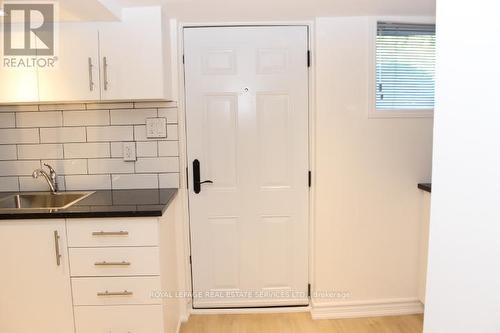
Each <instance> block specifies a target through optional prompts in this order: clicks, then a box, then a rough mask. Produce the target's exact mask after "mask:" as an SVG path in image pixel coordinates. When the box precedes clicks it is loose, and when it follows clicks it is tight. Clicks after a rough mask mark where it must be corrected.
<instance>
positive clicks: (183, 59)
mask: <svg viewBox="0 0 500 333" xmlns="http://www.w3.org/2000/svg"><path fill="white" fill-rule="evenodd" d="M182 63H183V64H185V63H186V59H185V58H184V54H183V55H182Z"/></svg>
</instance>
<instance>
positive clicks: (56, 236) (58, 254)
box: [54, 230, 62, 266]
mask: <svg viewBox="0 0 500 333" xmlns="http://www.w3.org/2000/svg"><path fill="white" fill-rule="evenodd" d="M60 238H61V237H59V232H58V231H57V230H54V244H55V247H56V263H57V266H61V257H62V256H61V251H60V250H59V239H60Z"/></svg>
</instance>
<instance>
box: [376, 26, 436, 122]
mask: <svg viewBox="0 0 500 333" xmlns="http://www.w3.org/2000/svg"><path fill="white" fill-rule="evenodd" d="M376 53H377V55H376V111H392V112H394V111H400V112H401V113H403V114H404V113H405V112H406V113H413V114H415V113H419V112H423V111H432V110H433V109H434V74H435V53H436V26H435V25H434V24H407V23H389V22H378V23H377V40H376Z"/></svg>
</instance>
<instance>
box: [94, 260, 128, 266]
mask: <svg viewBox="0 0 500 333" xmlns="http://www.w3.org/2000/svg"><path fill="white" fill-rule="evenodd" d="M94 265H95V266H130V265H131V264H130V262H128V261H109V262H108V261H98V262H96V263H94Z"/></svg>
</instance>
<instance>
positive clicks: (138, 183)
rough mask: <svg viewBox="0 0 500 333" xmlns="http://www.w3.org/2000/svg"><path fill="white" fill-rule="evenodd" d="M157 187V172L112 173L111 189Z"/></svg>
mask: <svg viewBox="0 0 500 333" xmlns="http://www.w3.org/2000/svg"><path fill="white" fill-rule="evenodd" d="M149 188H158V175H157V174H149V175H148V174H143V175H138V174H135V175H113V189H116V190H126V189H149Z"/></svg>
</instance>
